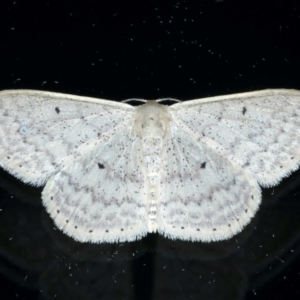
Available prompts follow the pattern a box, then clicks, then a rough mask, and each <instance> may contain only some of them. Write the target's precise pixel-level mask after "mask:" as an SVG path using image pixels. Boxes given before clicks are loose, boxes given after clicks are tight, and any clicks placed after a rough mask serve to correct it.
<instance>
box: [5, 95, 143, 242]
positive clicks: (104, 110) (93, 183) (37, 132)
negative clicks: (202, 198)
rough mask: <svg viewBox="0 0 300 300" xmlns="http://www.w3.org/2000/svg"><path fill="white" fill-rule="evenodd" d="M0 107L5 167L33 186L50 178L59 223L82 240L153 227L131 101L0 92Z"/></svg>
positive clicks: (49, 203)
mask: <svg viewBox="0 0 300 300" xmlns="http://www.w3.org/2000/svg"><path fill="white" fill-rule="evenodd" d="M0 110H1V118H0V158H1V159H0V164H1V166H2V167H3V168H4V169H6V170H8V171H9V172H10V173H12V174H13V175H15V176H16V177H18V178H20V179H21V180H22V181H24V182H27V183H30V184H33V185H37V186H38V185H43V184H44V183H45V182H47V181H48V180H49V179H50V180H49V181H48V183H47V185H46V187H45V189H44V190H43V203H44V205H45V207H46V209H47V211H48V212H49V213H50V215H51V216H52V217H53V219H54V221H55V223H56V225H57V226H58V227H59V228H60V229H62V230H63V231H64V232H65V233H67V234H68V235H70V236H72V237H74V238H75V239H76V240H78V241H82V242H84V241H98V242H99V241H102V242H103V241H108V242H113V241H117V240H122V239H123V237H124V236H126V240H132V239H136V237H138V236H142V235H145V234H146V233H147V223H145V222H144V219H143V218H145V215H146V211H145V207H146V196H145V195H146V193H145V188H146V185H145V183H144V180H145V179H144V173H143V171H142V167H140V166H141V165H142V164H141V162H140V161H139V166H138V165H136V164H135V163H136V162H138V158H139V157H138V155H136V156H135V159H132V156H133V155H134V153H135V148H136V147H138V143H134V140H135V136H134V135H132V132H131V131H130V128H132V118H133V111H134V108H133V107H131V106H130V105H128V104H124V103H116V102H113V101H107V100H100V99H94V98H88V97H79V96H73V95H66V94H59V93H52V92H41V91H30V90H18V91H14V90H13V91H3V92H1V93H0ZM133 185H134V187H133ZM123 201H124V202H123ZM104 210H105V211H104ZM115 211H117V214H115ZM96 219H97V221H95V220H96ZM94 225H95V226H96V225H97V226H98V227H97V228H94V227H93V226H94ZM108 226H110V228H109V232H108ZM116 227H117V229H116Z"/></svg>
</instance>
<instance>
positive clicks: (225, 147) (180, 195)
mask: <svg viewBox="0 0 300 300" xmlns="http://www.w3.org/2000/svg"><path fill="white" fill-rule="evenodd" d="M170 113H171V116H172V120H173V123H172V130H171V136H170V137H168V138H167V139H166V141H165V147H164V148H165V149H167V150H166V151H165V154H164V159H163V160H162V161H163V165H162V179H161V181H162V184H161V192H160V193H161V203H160V206H159V209H158V214H159V216H158V223H159V225H158V228H159V229H158V230H159V231H160V232H161V233H162V234H164V235H165V236H168V237H171V238H181V239H185V240H202V241H217V240H223V239H228V238H230V237H232V236H233V235H234V234H236V233H238V232H240V231H241V230H242V229H243V227H244V226H245V225H246V224H247V223H249V221H250V220H251V218H252V217H253V216H254V214H255V212H256V211H257V209H258V206H259V204H260V202H261V189H260V187H259V185H258V183H259V184H260V185H261V186H273V185H276V184H277V183H278V182H279V181H280V180H281V179H282V178H283V177H285V176H288V175H289V174H290V173H291V172H292V171H294V170H296V169H297V168H298V166H299V162H300V148H299V145H300V118H299V117H300V92H299V91H294V90H265V91H258V92H250V93H243V94H235V95H229V96H221V97H214V98H206V99H199V100H193V101H187V102H184V103H179V104H175V105H174V106H171V107H170ZM165 170H167V172H166V171H165Z"/></svg>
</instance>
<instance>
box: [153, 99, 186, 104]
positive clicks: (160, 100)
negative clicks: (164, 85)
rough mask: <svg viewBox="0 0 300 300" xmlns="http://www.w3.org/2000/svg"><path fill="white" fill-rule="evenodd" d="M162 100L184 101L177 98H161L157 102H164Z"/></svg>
mask: <svg viewBox="0 0 300 300" xmlns="http://www.w3.org/2000/svg"><path fill="white" fill-rule="evenodd" d="M162 101H175V102H177V103H179V102H182V101H181V100H178V99H175V98H160V99H158V100H156V102H162Z"/></svg>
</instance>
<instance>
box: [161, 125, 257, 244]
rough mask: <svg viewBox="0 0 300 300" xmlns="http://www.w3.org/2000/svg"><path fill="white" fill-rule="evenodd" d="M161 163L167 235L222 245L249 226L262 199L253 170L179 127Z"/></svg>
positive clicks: (163, 225)
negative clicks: (220, 243)
mask: <svg viewBox="0 0 300 300" xmlns="http://www.w3.org/2000/svg"><path fill="white" fill-rule="evenodd" d="M163 149H164V152H163V154H162V161H161V180H160V190H159V194H160V201H159V203H158V212H157V222H158V231H159V232H160V233H161V234H163V235H164V236H166V237H169V238H173V239H175V238H178V239H183V240H191V241H205V242H210V241H218V240H224V239H228V238H230V237H232V236H233V235H235V234H236V233H238V232H240V231H241V230H242V229H243V227H244V226H245V225H246V224H248V223H249V221H250V220H251V218H252V217H253V216H254V214H255V212H256V211H257V209H258V206H259V204H260V201H261V190H260V187H259V185H258V183H257V181H256V179H255V178H254V177H253V176H252V174H251V173H250V172H247V171H244V170H243V169H242V168H241V167H240V166H239V165H237V164H234V163H232V162H230V161H229V160H227V159H226V158H225V157H222V156H221V155H220V154H219V153H218V151H217V149H213V148H210V147H207V146H206V145H205V144H203V143H202V142H201V141H199V140H197V136H195V135H193V134H191V133H187V132H185V131H184V130H182V128H181V127H178V126H176V124H174V123H173V125H172V126H171V131H170V133H169V134H168V135H167V136H166V137H165V140H164V148H163Z"/></svg>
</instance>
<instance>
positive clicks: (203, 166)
mask: <svg viewBox="0 0 300 300" xmlns="http://www.w3.org/2000/svg"><path fill="white" fill-rule="evenodd" d="M205 167H206V161H205V162H203V163H202V164H201V166H200V168H201V169H205Z"/></svg>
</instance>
